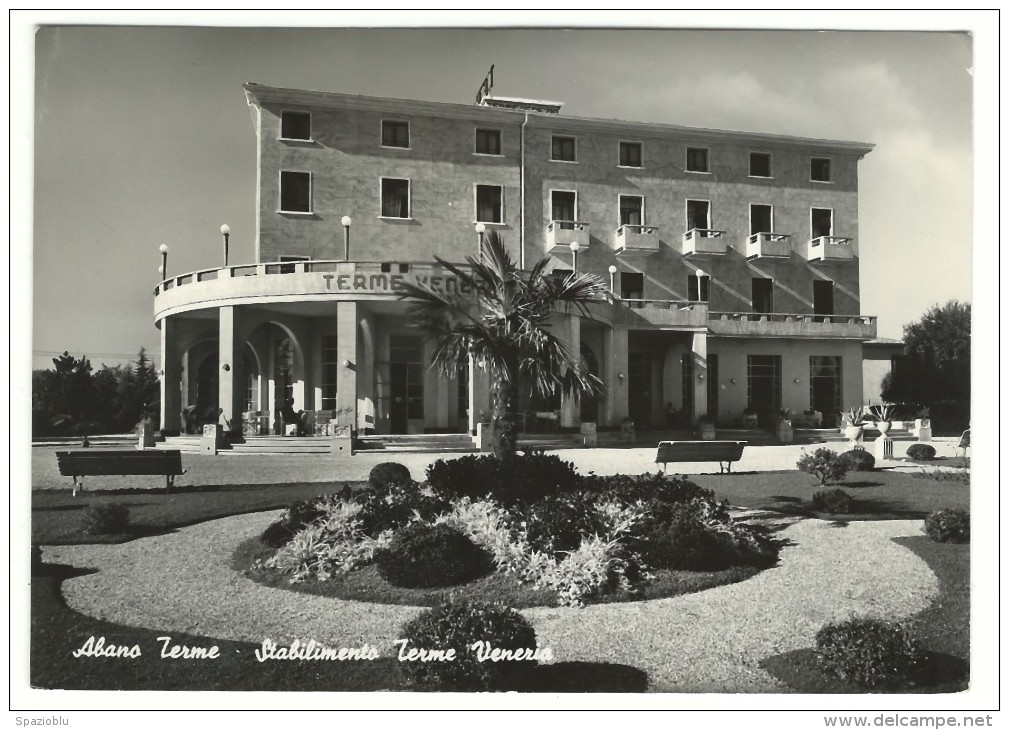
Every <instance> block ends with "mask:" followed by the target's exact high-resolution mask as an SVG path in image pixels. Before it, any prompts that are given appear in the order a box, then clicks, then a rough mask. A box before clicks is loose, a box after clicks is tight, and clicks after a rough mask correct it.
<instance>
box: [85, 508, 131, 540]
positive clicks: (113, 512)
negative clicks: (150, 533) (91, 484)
mask: <svg viewBox="0 0 1009 730" xmlns="http://www.w3.org/2000/svg"><path fill="white" fill-rule="evenodd" d="M129 524H130V510H129V509H128V508H127V507H126V506H125V505H121V504H114V503H113V504H90V505H88V506H87V507H86V508H85V509H84V514H83V515H82V516H81V530H82V531H83V532H84V533H85V534H86V535H116V534H119V533H122V532H126V528H127V527H128V526H129Z"/></svg>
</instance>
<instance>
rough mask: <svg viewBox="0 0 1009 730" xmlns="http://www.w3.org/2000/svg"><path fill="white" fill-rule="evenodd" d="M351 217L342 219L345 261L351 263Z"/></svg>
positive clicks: (346, 216) (347, 216)
mask: <svg viewBox="0 0 1009 730" xmlns="http://www.w3.org/2000/svg"><path fill="white" fill-rule="evenodd" d="M350 223H351V221H350V216H349V215H345V216H344V217H343V218H341V219H340V225H342V226H343V260H344V261H350Z"/></svg>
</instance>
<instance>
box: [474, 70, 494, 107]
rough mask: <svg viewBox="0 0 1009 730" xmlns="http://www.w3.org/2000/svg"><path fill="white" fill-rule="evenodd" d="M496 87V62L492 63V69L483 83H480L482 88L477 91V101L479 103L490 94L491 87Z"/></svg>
mask: <svg viewBox="0 0 1009 730" xmlns="http://www.w3.org/2000/svg"><path fill="white" fill-rule="evenodd" d="M493 88H494V64H493V63H492V64H491V65H490V71H488V72H487V75H486V76H484V77H483V83H482V84H480V88H479V89H477V92H476V102H475V103H477V104H479V103H480V102H482V101H483V100H484V98H485V97H487V96H490V92H491V89H493Z"/></svg>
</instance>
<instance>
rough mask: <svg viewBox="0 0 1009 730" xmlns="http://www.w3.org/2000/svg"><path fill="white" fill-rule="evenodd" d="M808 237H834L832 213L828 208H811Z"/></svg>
mask: <svg viewBox="0 0 1009 730" xmlns="http://www.w3.org/2000/svg"><path fill="white" fill-rule="evenodd" d="M809 234H810V235H809V237H810V238H820V237H822V236H832V235H834V211H832V210H831V209H830V208H812V209H810V211H809Z"/></svg>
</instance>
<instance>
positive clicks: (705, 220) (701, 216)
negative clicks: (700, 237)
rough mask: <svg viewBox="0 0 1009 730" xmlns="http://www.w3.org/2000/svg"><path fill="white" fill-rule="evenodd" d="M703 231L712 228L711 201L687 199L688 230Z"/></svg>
mask: <svg viewBox="0 0 1009 730" xmlns="http://www.w3.org/2000/svg"><path fill="white" fill-rule="evenodd" d="M695 228H696V229H698V230H701V231H704V230H708V229H710V228H711V203H709V202H708V201H707V200H688V201H687V230H688V231H692V230H694V229H695Z"/></svg>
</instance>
